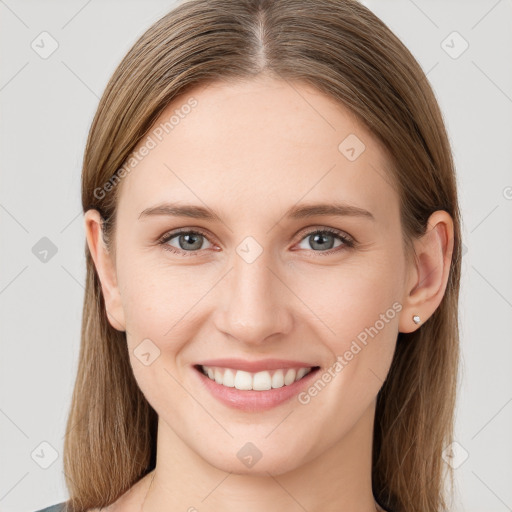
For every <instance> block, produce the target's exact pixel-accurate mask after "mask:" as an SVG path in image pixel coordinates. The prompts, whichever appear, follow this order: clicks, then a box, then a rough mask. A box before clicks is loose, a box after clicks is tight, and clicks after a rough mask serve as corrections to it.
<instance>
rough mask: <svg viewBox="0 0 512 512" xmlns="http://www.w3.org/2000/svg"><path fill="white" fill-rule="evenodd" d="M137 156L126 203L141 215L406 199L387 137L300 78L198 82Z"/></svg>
mask: <svg viewBox="0 0 512 512" xmlns="http://www.w3.org/2000/svg"><path fill="white" fill-rule="evenodd" d="M144 146H147V148H149V149H148V150H146V151H143V147H144ZM142 153H144V155H143V156H141V154H142ZM135 154H138V155H139V157H138V159H137V161H136V162H135V165H134V166H133V169H132V170H131V171H130V173H129V175H128V176H127V177H126V178H124V180H123V183H122V193H121V198H120V206H119V207H120V209H121V207H123V208H126V207H127V205H130V208H131V209H136V210H137V214H138V213H140V211H142V210H143V209H144V208H147V207H148V206H151V205H153V204H155V203H158V202H164V201H176V200H179V201H183V202H186V203H195V204H200V203H203V205H206V206H207V207H211V208H213V209H215V211H222V213H225V214H226V215H228V216H233V215H235V216H237V217H240V216H244V215H248V216H252V215H254V214H256V213H259V212H261V209H262V208H263V207H265V208H266V209H270V210H272V215H278V214H279V212H281V211H284V210H285V209H288V208H289V207H290V205H291V204H295V203H297V202H302V201H304V202H319V201H325V200H337V201H346V202H348V203H352V204H357V205H358V206H360V207H362V208H367V209H370V210H379V209H381V210H383V211H382V213H386V211H387V213H390V207H391V205H393V204H394V203H398V199H397V197H396V195H395V191H394V189H393V187H392V186H391V179H390V176H389V174H388V171H387V170H386V168H387V166H388V159H387V155H386V154H385V150H384V149H383V147H382V145H381V144H380V142H379V141H378V140H377V139H376V138H375V137H374V136H373V135H372V134H371V133H370V132H369V131H368V130H366V129H365V127H364V126H363V125H362V123H360V122H359V121H358V119H357V118H356V116H355V115H354V114H352V112H351V111H350V110H348V109H347V108H346V107H344V106H343V105H342V104H340V103H339V102H336V101H334V100H333V99H331V98H330V97H328V96H326V95H324V94H322V93H321V92H319V91H317V90H316V89H314V88H312V87H310V86H308V85H306V84H301V83H296V82H294V83H291V82H285V81H280V80H275V79H270V78H259V79H255V80H250V81H249V80H248V81H240V82H235V83H226V82H215V83H212V84H208V85H201V86H198V87H195V88H192V89H189V90H188V91H187V92H186V93H184V94H182V95H180V96H179V97H177V98H175V100H174V101H173V102H172V103H171V104H169V105H168V106H167V108H166V109H165V110H164V112H163V113H162V114H161V115H160V117H159V118H158V120H157V121H156V122H155V123H154V125H153V127H152V128H151V130H150V131H149V132H148V134H147V135H146V136H145V137H144V138H143V140H142V141H141V142H140V143H139V145H138V146H137V148H136V149H135ZM383 197H387V198H388V201H383V200H382V198H383ZM389 200H390V201H389ZM230 205H232V208H230ZM395 206H396V205H395ZM233 209H235V210H236V211H233ZM377 214H378V212H377Z"/></svg>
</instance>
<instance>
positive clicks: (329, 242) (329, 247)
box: [158, 228, 355, 256]
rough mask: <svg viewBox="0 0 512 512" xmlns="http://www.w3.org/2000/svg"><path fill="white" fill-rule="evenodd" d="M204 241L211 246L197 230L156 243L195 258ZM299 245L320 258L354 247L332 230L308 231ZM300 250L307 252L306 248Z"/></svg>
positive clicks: (181, 233) (348, 238) (342, 234)
mask: <svg viewBox="0 0 512 512" xmlns="http://www.w3.org/2000/svg"><path fill="white" fill-rule="evenodd" d="M336 239H337V240H338V241H339V243H338V244H337V245H335V244H336ZM205 240H206V241H207V242H208V243H209V244H210V246H212V244H211V243H210V241H209V240H208V237H207V235H206V234H205V233H203V232H201V231H197V230H185V229H182V230H179V231H173V232H171V233H166V234H165V235H163V236H162V237H161V238H160V239H159V241H158V243H159V244H160V245H162V247H163V248H164V249H165V250H166V251H171V252H173V253H175V254H180V255H183V256H197V255H198V254H199V253H200V251H201V249H205V247H203V243H204V241H205ZM171 241H172V242H174V244H171V243H170V242H171ZM300 243H301V244H303V243H308V244H310V247H311V248H312V250H313V252H316V253H321V255H322V256H323V255H328V254H332V253H334V252H338V251H340V250H343V249H344V248H349V247H354V245H355V242H354V240H353V239H352V238H350V237H349V236H347V235H346V234H345V233H343V232H342V231H338V230H337V229H333V228H323V229H317V230H314V231H310V232H308V233H306V235H305V236H304V237H303V238H302V240H301V242H300ZM299 247H300V246H299ZM207 248H208V247H207ZM300 248H301V249H308V250H309V248H308V247H300ZM317 249H318V250H317ZM319 255H320V254H319Z"/></svg>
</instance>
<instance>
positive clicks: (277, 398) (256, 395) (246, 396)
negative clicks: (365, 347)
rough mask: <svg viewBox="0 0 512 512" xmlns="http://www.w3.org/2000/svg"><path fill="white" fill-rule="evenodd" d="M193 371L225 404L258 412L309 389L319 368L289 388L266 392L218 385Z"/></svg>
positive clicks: (199, 371)
mask: <svg viewBox="0 0 512 512" xmlns="http://www.w3.org/2000/svg"><path fill="white" fill-rule="evenodd" d="M193 370H194V372H195V373H196V374H197V375H198V376H199V378H200V379H201V382H202V383H203V385H204V386H205V387H206V389H208V391H210V393H211V394H212V395H213V396H214V397H215V398H217V400H219V401H220V402H222V403H223V404H225V405H228V406H229V407H233V408H235V409H240V410H243V411H254V412H257V411H266V410H268V409H272V408H273V407H277V406H278V405H281V404H282V403H284V402H286V401H287V400H289V399H290V398H292V397H294V396H295V395H297V394H299V392H300V391H301V390H302V389H304V388H305V387H307V386H308V385H309V383H310V381H311V380H312V379H313V378H314V377H315V376H316V374H317V373H318V370H319V368H316V369H314V370H311V371H310V372H309V373H308V374H307V375H306V376H304V377H302V379H300V380H297V381H295V382H294V383H293V384H290V385H289V386H282V387H280V388H272V389H268V390H264V391H255V390H247V391H245V390H240V389H236V388H230V387H227V386H223V385H222V384H218V383H217V382H215V381H214V380H212V379H210V378H209V377H207V376H206V375H205V374H204V373H203V372H202V371H201V370H199V369H197V368H196V367H193Z"/></svg>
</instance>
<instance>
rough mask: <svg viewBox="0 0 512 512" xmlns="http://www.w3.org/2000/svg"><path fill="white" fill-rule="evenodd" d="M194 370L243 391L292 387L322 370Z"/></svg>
mask: <svg viewBox="0 0 512 512" xmlns="http://www.w3.org/2000/svg"><path fill="white" fill-rule="evenodd" d="M194 368H195V369H196V370H197V371H199V372H201V373H202V374H204V375H206V376H207V377H208V378H209V379H210V380H213V381H215V382H216V383H217V384H220V385H221V386H224V387H228V388H235V389H238V390H241V391H250V390H253V391H266V390H269V389H278V388H282V387H286V386H291V385H292V384H293V383H294V382H297V381H299V380H301V379H302V378H304V377H305V376H306V375H309V374H310V373H313V372H316V371H317V370H319V369H320V367H319V366H312V367H310V368H283V369H277V370H265V371H260V372H246V371H244V370H235V369H232V368H221V367H215V366H203V365H195V366H194Z"/></svg>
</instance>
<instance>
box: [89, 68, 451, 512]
mask: <svg viewBox="0 0 512 512" xmlns="http://www.w3.org/2000/svg"><path fill="white" fill-rule="evenodd" d="M190 97H194V98H195V99H196V100H197V101H198V105H197V106H196V107H195V108H194V109H192V111H191V112H190V114H188V115H187V116H185V117H184V118H183V119H181V120H180V122H179V124H178V125H177V126H176V127H175V128H174V129H173V131H172V132H170V134H169V135H168V136H166V137H165V138H164V139H163V140H162V142H160V143H159V144H158V145H157V146H156V148H154V149H152V150H151V151H150V153H149V154H148V155H147V156H145V158H144V159H143V160H142V161H141V162H140V163H138V165H137V166H136V168H135V169H134V170H133V171H132V172H131V173H129V175H127V176H126V177H125V178H124V179H123V181H122V183H121V185H120V187H121V189H120V191H119V193H120V196H119V203H118V207H119V209H118V213H117V228H116V232H115V239H114V243H115V256H114V255H113V254H112V253H109V252H108V251H107V249H106V247H105V246H104V244H103V243H102V241H101V233H100V224H99V221H100V217H99V214H98V212H97V211H95V210H90V211H88V212H87V213H86V215H85V227H86V235H87V242H88V245H89V248H90V251H91V254H92V256H93V259H94V262H95V265H96V268H97V270H98V274H99V276H100V280H101V284H102V289H103V294H104V297H105V304H106V309H107V314H108V317H109V321H110V323H111V324H112V326H113V327H115V328H116V329H118V330H122V331H126V333H127V343H128V348H129V352H130V358H131V364H132V367H133V372H134V375H135V378H136V380H137V382H138V385H139V386H140V388H141V390H142V392H143V393H144V395H145V396H146V398H147V400H148V401H149V402H150V404H151V405H152V406H153V408H154V409H155V410H156V412H157V413H158V415H159V425H158V441H157V465H156V469H155V470H154V471H153V472H152V473H150V474H149V475H147V476H146V477H145V478H143V479H141V480H140V481H139V482H137V483H136V484H135V485H134V486H133V487H132V488H131V489H130V490H129V491H128V492H127V493H126V494H124V495H123V496H121V497H120V498H119V499H118V500H117V501H116V502H115V503H114V504H112V505H111V506H110V507H108V510H110V511H118V510H123V511H131V510H141V506H142V505H143V504H144V508H143V510H144V511H146V512H147V511H157V510H158V511H169V512H170V511H176V510H183V511H187V510H189V511H193V510H196V509H197V510H198V511H201V512H203V511H215V510H223V511H226V512H231V511H239V510H240V509H243V510H246V511H249V512H256V511H258V512H260V511H261V510H265V511H267V512H277V511H280V512H283V511H285V512H298V511H303V510H304V509H305V510H307V511H308V512H320V511H322V512H325V511H335V510H336V511H338V510H350V511H353V512H373V511H374V510H375V504H374V499H373V495H372V491H371V447H372V432H373V422H374V416H375V404H376V397H377V393H378V391H379V389H380V388H381V386H382V384H383V382H384V380H385V378H386V375H387V373H388V371H389V367H390V364H391V361H392V357H393V353H394V349H395V344H396V339H397V335H398V333H399V332H411V331H414V330H415V329H417V328H419V326H417V325H416V324H415V323H414V322H413V320H412V316H413V315H415V314H418V315H420V317H421V320H422V322H425V321H426V320H427V319H428V318H429V316H431V315H432V313H433V312H434V311H435V309H436V308H437V307H438V305H439V303H440V302H441V299H442V297H443V294H444V291H445V288H446V283H447V279H448V272H449V266H450V261H451V255H452V249H453V223H452V219H451V217H450V215H449V214H448V213H446V212H444V211H437V212H435V213H434V214H432V216H431V218H430V220H429V227H428V230H427V233H426V234H425V236H424V237H422V238H421V239H418V240H415V242H414V245H415V250H416V254H417V255H418V258H417V259H416V260H414V259H412V258H407V257H406V253H405V252H404V246H403V243H402V231H401V225H400V218H399V198H398V195H397V193H396V191H395V190H394V188H393V187H392V186H391V185H390V182H391V180H390V177H389V175H387V172H388V171H386V167H387V166H389V161H388V159H387V154H386V152H385V149H384V148H383V147H382V146H381V145H380V143H379V142H378V141H377V139H376V138H374V137H373V136H372V135H371V134H370V133H369V132H368V131H367V130H366V129H365V128H364V127H363V126H362V125H361V124H360V123H359V122H358V120H357V119H356V118H355V117H354V116H353V115H352V114H351V113H350V112H349V111H348V110H347V109H345V108H344V107H343V106H341V105H339V104H338V103H336V102H334V101H333V100H331V99H330V98H329V97H327V96H325V95H323V94H321V93H320V92H318V91H316V90H314V89H312V88H311V87H309V86H306V85H302V84H298V83H294V84H293V87H292V86H291V85H290V84H288V83H286V82H282V81H277V80H274V79H271V78H267V77H262V76H260V77H259V78H258V79H253V80H250V81H244V82H238V83H226V82H218V83H215V84H210V85H209V86H207V87H205V86H198V87H196V88H194V89H192V90H189V91H188V92H187V94H186V95H183V96H182V97H180V98H176V99H175V100H174V101H173V103H172V104H171V105H169V106H168V108H167V109H166V111H165V112H164V113H163V114H162V116H161V119H159V120H158V121H157V122H156V123H155V126H157V125H158V124H159V123H160V122H161V121H163V120H167V119H168V118H169V117H170V115H171V114H172V112H173V111H174V110H175V109H176V108H180V106H181V105H183V104H184V103H185V102H186V100H187V99H188V98H190ZM348 134H356V135H357V137H358V138H359V139H360V140H361V141H363V143H364V144H365V146H366V149H365V151H364V152H363V153H362V154H361V155H360V156H359V157H358V158H357V159H356V160H355V161H349V160H348V159H347V158H346V157H345V156H344V155H343V154H342V153H341V152H340V151H339V150H338V145H339V144H340V142H341V141H342V140H344V139H345V137H347V135H348ZM166 166H167V167H166ZM169 168H170V169H169ZM165 201H172V202H175V201H180V202H183V203H191V204H195V205H199V206H205V205H206V206H207V207H208V208H210V209H212V210H214V211H216V212H218V213H219V216H220V218H221V220H222V222H215V221H211V220H202V219H192V218H185V217H170V216H151V217H147V218H143V219H139V218H138V217H139V214H140V213H141V212H142V211H143V210H144V209H146V208H148V207H151V206H154V205H157V204H160V203H162V202H165ZM332 201H338V202H346V203H349V204H352V205H356V206H358V207H360V208H364V209H366V210H369V211H370V212H371V213H372V214H373V216H374V220H371V219H368V218H365V217H349V216H344V217H335V216H320V215H318V216H315V217H312V218H306V219H298V220H290V219H287V218H285V217H283V215H284V212H285V211H286V210H287V209H288V208H290V207H292V206H294V205H296V203H299V204H301V205H302V204H306V203H308V204H309V203H313V202H315V203H316V202H325V203H328V202H332ZM325 227H330V228H334V229H338V230H340V231H341V232H342V233H345V234H347V235H349V236H350V237H352V238H354V239H355V240H356V241H357V244H356V246H355V247H348V246H344V245H341V246H340V244H343V243H342V242H341V241H339V239H338V238H336V236H335V235H333V238H330V236H331V235H330V234H329V233H326V234H325V235H326V236H327V237H328V238H327V240H326V241H327V243H334V247H333V246H330V245H329V246H328V247H327V250H329V249H331V248H332V249H333V251H331V254H330V255H325V254H322V251H325V250H326V249H322V248H318V246H317V245H315V243H314V237H311V236H309V234H310V233H311V232H313V231H314V230H315V229H322V228H325ZM178 228H187V229H189V228H190V229H193V228H195V229H198V228H199V229H202V230H203V231H205V232H206V235H207V237H206V238H202V237H199V238H200V241H201V240H202V241H203V244H202V246H201V245H200V241H199V243H198V245H196V246H193V247H197V246H199V247H200V248H199V249H194V248H193V249H192V251H195V252H196V253H197V254H196V255H192V256H190V249H189V252H188V253H187V252H186V251H187V248H188V247H189V246H187V243H186V241H185V242H183V241H182V244H181V245H180V238H179V236H176V237H175V238H173V239H172V241H168V242H167V244H168V245H172V246H174V247H175V248H177V249H178V250H179V249H181V250H182V251H183V252H184V253H185V254H183V255H178V254H173V253H172V252H169V251H166V250H165V249H164V248H163V246H162V245H158V243H157V240H158V239H159V237H161V236H162V235H164V234H165V233H166V232H169V231H173V230H176V229H178ZM306 228H307V229H306ZM247 236H252V237H253V238H254V239H255V240H256V241H257V242H258V244H259V245H260V246H261V248H262V249H263V252H262V253H261V255H260V256H259V257H258V258H257V259H256V260H255V261H254V262H252V263H248V262H247V261H245V260H244V259H243V258H241V257H240V256H239V255H238V254H237V252H236V248H237V247H238V246H239V244H240V243H241V242H242V241H243V240H244V239H245V238H246V237H247ZM192 242H193V241H192ZM189 243H190V242H189ZM336 247H337V248H338V249H336ZM215 248H216V250H215ZM228 271H229V272H228ZM394 303H399V304H400V305H401V310H400V311H399V312H397V313H396V315H395V316H394V318H392V319H388V322H387V323H385V326H384V327H383V328H382V329H381V330H379V332H378V334H377V335H375V336H374V337H373V338H369V341H368V343H367V344H366V345H365V346H364V347H363V348H362V350H361V351H360V352H358V353H357V355H355V356H354V357H353V359H352V360H351V361H349V362H348V364H347V365H346V366H344V368H343V369H342V371H340V372H338V373H337V374H336V377H335V378H333V379H332V380H331V382H329V383H328V385H326V386H325V388H324V389H322V390H321V392H319V393H318V394H317V395H316V396H315V397H313V398H312V399H311V401H310V402H309V403H308V404H301V403H299V401H298V400H297V399H296V398H294V399H292V400H289V401H287V402H285V403H284V404H282V405H279V406H277V407H275V408H273V409H270V410H268V411H265V412H259V413H252V412H244V411H239V410H236V409H232V408H230V407H228V406H226V405H224V404H222V403H220V402H218V401H217V400H216V399H215V398H214V397H213V396H212V395H210V394H209V392H208V391H206V390H205V389H203V388H202V386H200V385H199V384H200V383H199V382H198V379H197V376H196V375H194V374H193V372H194V371H195V370H193V369H192V368H191V365H193V364H195V363H196V362H197V361H199V360H201V359H207V358H217V357H218V358H220V357H240V358H243V359H251V360H254V359H264V358H271V357H272V358H274V357H275V358H284V359H294V360H299V361H307V362H311V364H312V365H319V366H321V367H322V369H321V371H325V369H326V368H328V367H330V366H331V365H333V363H334V362H335V361H336V357H337V355H343V354H344V353H345V352H346V351H347V350H348V349H349V348H350V346H351V343H352V341H353V340H355V339H356V337H357V335H358V334H359V333H361V332H362V331H364V329H365V327H370V326H373V325H375V323H376V321H377V320H378V319H379V318H380V315H381V314H383V313H385V312H386V311H387V310H389V309H390V308H392V305H393V304H394ZM146 338H149V339H150V340H152V342H153V343H154V344H155V345H156V346H158V348H159V349H160V356H159V357H158V358H157V359H156V360H155V361H154V362H153V363H152V364H151V365H149V366H145V365H143V364H141V362H140V361H139V360H138V359H137V358H136V357H135V356H134V354H133V350H134V349H135V348H136V347H137V345H138V344H139V343H141V341H142V340H144V339H146ZM248 441H250V442H251V443H253V444H254V445H256V446H257V448H258V449H259V450H260V452H261V453H262V457H261V459H260V460H259V461H258V462H257V463H256V464H255V465H254V466H252V467H251V468H248V467H246V466H245V465H244V464H242V463H241V462H240V460H239V459H238V458H237V456H236V454H237V452H238V451H239V450H240V449H241V448H242V447H243V446H244V445H245V444H246V443H247V442H248ZM150 484H151V488H149V487H150ZM148 489H149V493H148ZM146 493H147V496H146ZM144 499H145V502H144ZM143 502H144V503H143ZM190 507H195V508H190Z"/></svg>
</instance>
